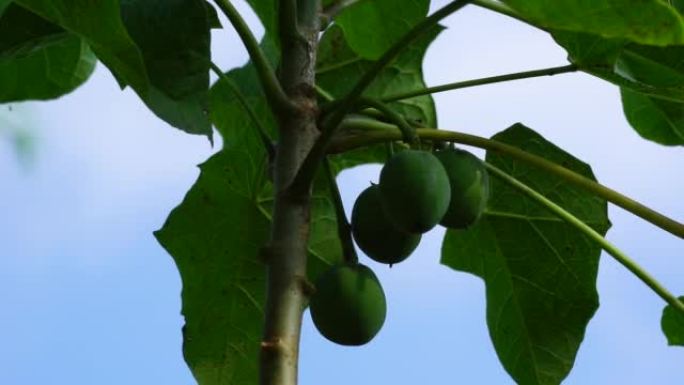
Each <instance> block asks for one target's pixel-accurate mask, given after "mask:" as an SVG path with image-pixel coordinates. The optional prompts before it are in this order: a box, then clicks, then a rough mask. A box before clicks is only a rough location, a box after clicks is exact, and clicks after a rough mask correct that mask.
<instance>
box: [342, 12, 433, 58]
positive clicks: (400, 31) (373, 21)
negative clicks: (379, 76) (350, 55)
mask: <svg viewBox="0 0 684 385" xmlns="http://www.w3.org/2000/svg"><path fill="white" fill-rule="evenodd" d="M429 6H430V1H429V0H404V1H402V2H401V5H400V6H398V4H397V2H396V0H373V1H358V2H356V3H354V4H352V5H350V6H348V7H346V8H345V9H344V10H343V11H342V12H341V13H340V14H339V15H338V16H337V17H336V18H335V23H336V24H337V25H338V26H340V27H341V28H342V30H344V34H345V36H346V37H347V41H348V43H349V47H350V48H351V49H352V50H353V51H354V52H356V53H357V54H358V55H359V56H361V57H363V58H364V59H369V60H376V59H379V58H380V56H382V54H383V53H384V52H385V51H387V50H388V49H389V48H390V47H391V46H392V45H393V44H394V43H395V42H396V41H397V40H399V38H400V37H401V36H403V35H404V34H406V33H407V32H408V31H410V30H411V28H413V26H414V25H416V24H418V22H420V21H421V20H423V19H424V18H425V16H426V15H427V12H428V8H429Z"/></svg>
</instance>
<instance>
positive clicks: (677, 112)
mask: <svg viewBox="0 0 684 385" xmlns="http://www.w3.org/2000/svg"><path fill="white" fill-rule="evenodd" d="M621 94H622V108H623V110H624V112H625V116H626V117H627V121H629V124H631V125H632V127H634V129H635V130H636V132H638V133H639V135H641V136H642V137H644V138H645V139H648V140H651V141H654V142H656V143H660V144H664V145H670V146H672V145H680V146H681V145H684V102H674V101H670V100H664V99H661V98H657V97H654V96H649V95H646V94H642V93H640V92H636V91H632V90H630V89H627V88H623V89H622V90H621Z"/></svg>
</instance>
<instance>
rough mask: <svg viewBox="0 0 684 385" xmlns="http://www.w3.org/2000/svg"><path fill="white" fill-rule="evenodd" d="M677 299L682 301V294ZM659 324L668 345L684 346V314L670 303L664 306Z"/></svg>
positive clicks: (683, 297) (683, 298) (683, 299)
mask: <svg viewBox="0 0 684 385" xmlns="http://www.w3.org/2000/svg"><path fill="white" fill-rule="evenodd" d="M679 300H680V301H684V296H682V297H679ZM660 326H661V328H662V329H663V333H665V337H667V344H668V345H670V346H684V314H682V312H681V311H680V310H678V309H675V308H674V307H672V305H667V306H665V309H663V317H662V318H661V319H660Z"/></svg>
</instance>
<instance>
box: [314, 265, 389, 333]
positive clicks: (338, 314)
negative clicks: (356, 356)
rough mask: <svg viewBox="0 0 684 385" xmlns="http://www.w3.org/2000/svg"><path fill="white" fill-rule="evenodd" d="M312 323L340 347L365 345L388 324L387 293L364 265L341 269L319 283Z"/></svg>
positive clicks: (334, 268)
mask: <svg viewBox="0 0 684 385" xmlns="http://www.w3.org/2000/svg"><path fill="white" fill-rule="evenodd" d="M310 310H311V319H312V320H313V322H314V325H315V326H316V328H317V329H318V331H319V332H320V333H321V334H322V335H323V336H324V337H325V338H327V339H329V340H330V341H332V342H335V343H338V344H340V345H352V346H354V345H363V344H366V343H368V342H369V341H370V340H372V339H373V337H375V335H376V334H378V332H379V331H380V329H381V328H382V325H383V324H384V323H385V316H386V314H387V303H386V301H385V292H384V291H383V290H382V286H381V285H380V282H379V281H378V278H377V277H376V276H375V274H374V273H373V271H372V270H371V269H369V268H368V267H367V266H365V265H361V264H356V265H338V266H335V267H333V268H331V269H330V270H329V271H328V272H326V273H325V274H323V275H321V277H320V278H319V279H318V280H317V281H316V293H315V294H314V295H313V297H312V298H311V304H310Z"/></svg>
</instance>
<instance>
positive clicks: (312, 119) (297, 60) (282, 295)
mask: <svg viewBox="0 0 684 385" xmlns="http://www.w3.org/2000/svg"><path fill="white" fill-rule="evenodd" d="M318 3H319V2H318V1H316V0H298V1H297V0H281V1H280V9H279V16H280V28H281V30H280V37H281V50H282V52H281V53H282V55H281V68H280V83H281V84H282V86H283V89H284V90H285V92H286V94H287V96H288V98H289V99H290V100H291V101H292V102H294V105H295V108H294V110H292V111H290V110H288V111H285V112H283V113H281V114H280V116H278V119H279V122H278V123H279V142H278V148H277V151H276V157H275V165H274V185H275V204H274V208H273V224H272V230H271V241H270V244H269V246H268V248H267V252H266V253H265V254H266V255H265V257H266V260H267V265H268V278H267V279H268V287H267V294H266V308H265V324H264V335H263V341H262V343H261V361H260V362H261V366H260V379H259V380H260V384H261V385H295V384H296V383H297V362H298V357H299V338H300V329H301V324H302V313H303V311H304V308H305V306H306V302H307V293H308V290H307V288H308V282H307V281H306V259H307V251H306V250H307V247H306V246H307V241H308V237H309V209H310V199H311V188H310V186H309V188H308V189H304V190H298V191H297V192H296V193H293V192H292V191H291V189H290V188H289V187H290V185H291V183H292V180H293V179H294V176H295V175H296V173H297V171H298V170H299V167H300V166H301V163H302V161H303V159H304V158H305V156H306V154H307V153H308V152H309V151H310V149H311V147H312V145H313V143H314V141H315V140H316V138H317V137H318V129H317V127H316V116H317V106H316V92H315V89H314V76H315V63H316V45H317V36H318V29H319V27H318V17H317V14H318V6H319V4H318Z"/></svg>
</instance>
